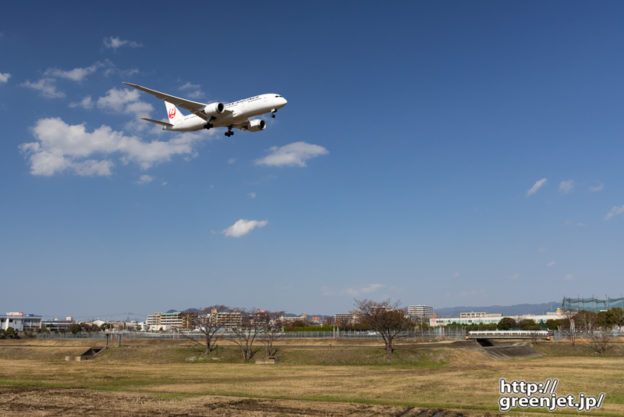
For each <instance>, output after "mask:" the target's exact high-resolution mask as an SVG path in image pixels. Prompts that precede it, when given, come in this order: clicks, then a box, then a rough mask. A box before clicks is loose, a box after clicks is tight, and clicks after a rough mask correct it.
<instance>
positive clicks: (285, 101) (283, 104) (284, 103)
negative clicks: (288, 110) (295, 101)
mask: <svg viewBox="0 0 624 417" xmlns="http://www.w3.org/2000/svg"><path fill="white" fill-rule="evenodd" d="M282 100H283V101H284V102H283V103H282V106H285V105H287V104H288V100H286V99H285V98H284V97H282Z"/></svg>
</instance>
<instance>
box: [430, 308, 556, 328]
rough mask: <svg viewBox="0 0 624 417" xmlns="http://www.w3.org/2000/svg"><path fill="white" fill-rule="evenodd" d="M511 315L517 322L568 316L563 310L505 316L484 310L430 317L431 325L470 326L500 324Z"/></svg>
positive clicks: (538, 321)
mask: <svg viewBox="0 0 624 417" xmlns="http://www.w3.org/2000/svg"><path fill="white" fill-rule="evenodd" d="M504 317H509V318H512V319H514V320H515V321H516V322H519V321H522V320H534V321H535V322H536V323H540V322H542V323H546V321H547V320H559V319H563V318H566V316H565V314H564V313H563V311H562V310H559V309H558V310H557V311H553V312H548V313H546V314H522V315H516V316H503V315H502V314H492V313H484V312H474V311H470V312H465V313H459V317H434V318H431V319H429V325H430V326H431V327H439V326H448V325H449V324H458V325H460V326H469V325H472V324H498V322H499V321H501V319H502V318H504Z"/></svg>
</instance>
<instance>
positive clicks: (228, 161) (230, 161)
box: [227, 158, 236, 165]
mask: <svg viewBox="0 0 624 417" xmlns="http://www.w3.org/2000/svg"><path fill="white" fill-rule="evenodd" d="M227 163H228V165H234V164H235V163H236V158H230V159H228V160H227Z"/></svg>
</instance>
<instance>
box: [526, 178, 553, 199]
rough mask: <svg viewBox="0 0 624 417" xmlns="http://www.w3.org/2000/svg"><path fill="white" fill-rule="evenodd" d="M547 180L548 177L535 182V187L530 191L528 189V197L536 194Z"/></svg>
mask: <svg viewBox="0 0 624 417" xmlns="http://www.w3.org/2000/svg"><path fill="white" fill-rule="evenodd" d="M546 181H548V180H547V179H546V178H542V179H539V180H537V181H536V182H535V184H533V187H531V188H530V189H529V191H527V197H528V196H531V195H533V194H535V193H536V192H537V191H538V190H539V189H540V188H542V187H543V186H544V185H546Z"/></svg>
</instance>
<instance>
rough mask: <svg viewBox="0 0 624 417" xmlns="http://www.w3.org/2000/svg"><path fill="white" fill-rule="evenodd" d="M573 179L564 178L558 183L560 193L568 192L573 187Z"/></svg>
mask: <svg viewBox="0 0 624 417" xmlns="http://www.w3.org/2000/svg"><path fill="white" fill-rule="evenodd" d="M574 185H575V184H574V180H565V181H561V182H560V183H559V192H560V193H561V194H568V193H569V192H570V191H572V190H573V189H574Z"/></svg>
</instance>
